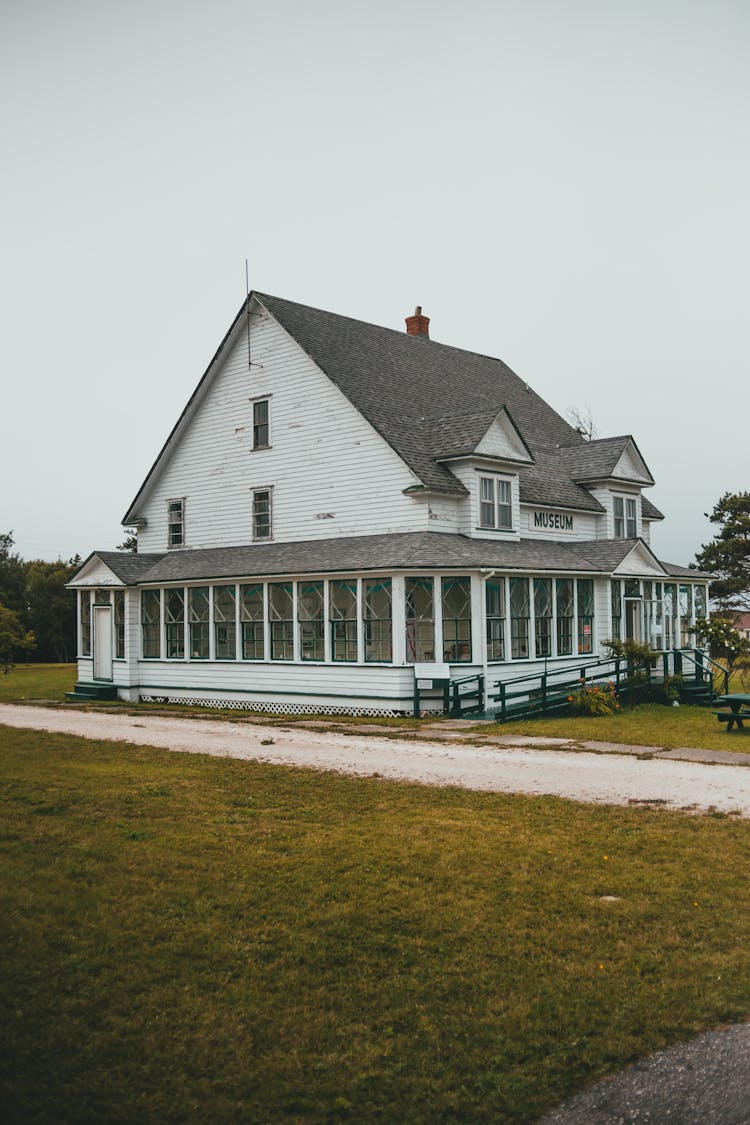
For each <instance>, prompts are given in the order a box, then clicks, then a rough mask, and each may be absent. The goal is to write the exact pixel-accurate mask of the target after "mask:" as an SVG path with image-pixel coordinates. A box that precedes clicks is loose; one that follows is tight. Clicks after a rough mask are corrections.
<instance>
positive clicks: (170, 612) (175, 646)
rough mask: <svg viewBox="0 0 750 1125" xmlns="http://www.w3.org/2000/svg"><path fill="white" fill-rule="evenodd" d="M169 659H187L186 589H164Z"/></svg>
mask: <svg viewBox="0 0 750 1125" xmlns="http://www.w3.org/2000/svg"><path fill="white" fill-rule="evenodd" d="M164 621H165V623H166V633H167V660H184V659H185V591H184V590H165V591H164Z"/></svg>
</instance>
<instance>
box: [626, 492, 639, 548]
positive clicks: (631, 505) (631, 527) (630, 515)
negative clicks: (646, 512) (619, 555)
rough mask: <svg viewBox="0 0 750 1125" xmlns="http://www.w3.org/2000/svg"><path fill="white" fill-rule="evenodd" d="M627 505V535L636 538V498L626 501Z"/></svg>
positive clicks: (629, 537)
mask: <svg viewBox="0 0 750 1125" xmlns="http://www.w3.org/2000/svg"><path fill="white" fill-rule="evenodd" d="M625 507H626V513H627V528H626V531H627V537H628V539H635V537H636V534H637V526H636V507H635V500H632V499H629V500H627V501H626V502H625Z"/></svg>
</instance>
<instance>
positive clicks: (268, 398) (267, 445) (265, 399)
mask: <svg viewBox="0 0 750 1125" xmlns="http://www.w3.org/2000/svg"><path fill="white" fill-rule="evenodd" d="M262 402H265V403H266V404H267V405H266V423H265V425H266V429H267V431H268V440H267V441H266V442H265V444H261V443H260V442H257V441H256V440H255V430H256V426H257V425H258V423H257V422H256V420H255V411H256V407H258V406H260V404H261V403H262ZM250 407H251V409H252V412H253V418H252V445H251V448H252V449H253V451H255V450H256V449H258V450H260V449H270V448H271V396H270V395H260V396H259V397H258V398H252V399H250Z"/></svg>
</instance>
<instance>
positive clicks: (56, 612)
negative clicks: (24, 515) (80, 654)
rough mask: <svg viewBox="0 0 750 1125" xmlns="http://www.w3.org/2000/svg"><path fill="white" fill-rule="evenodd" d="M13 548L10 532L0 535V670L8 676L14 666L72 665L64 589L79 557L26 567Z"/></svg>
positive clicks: (72, 619) (69, 595)
mask: <svg viewBox="0 0 750 1125" xmlns="http://www.w3.org/2000/svg"><path fill="white" fill-rule="evenodd" d="M13 548H14V540H13V532H12V531H11V532H5V533H2V532H0V667H1V668H2V669H3V671H4V672H7V671H8V668H9V667H11V666H12V665H13V664H14V663H15V662H16V661H19V660H23V661H35V662H37V661H38V662H39V663H45V664H59V663H69V662H71V661H73V660H75V658H76V599H75V594H74V593H73V592H72V591H71V590H66V589H65V584H66V583H67V582H69V581H70V579H71V578H72V577H73V575H74V574H75V572H76V570H77V569H78V567H79V566H80V565H81V559H80V556H79V555H76V556H75V557H74V558H72V559H67V560H65V561H64V560H63V559H58V560H57V561H56V562H46V561H45V560H44V559H31V560H30V561H25V560H24V559H22V558H21V556H20V555H19V554H18V553H17V552H16V551H14V549H13Z"/></svg>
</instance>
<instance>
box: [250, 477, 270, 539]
mask: <svg viewBox="0 0 750 1125" xmlns="http://www.w3.org/2000/svg"><path fill="white" fill-rule="evenodd" d="M253 538H254V539H270V538H271V492H270V489H267V488H264V489H259V490H258V491H257V492H254V493H253Z"/></svg>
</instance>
